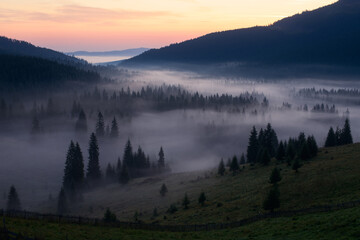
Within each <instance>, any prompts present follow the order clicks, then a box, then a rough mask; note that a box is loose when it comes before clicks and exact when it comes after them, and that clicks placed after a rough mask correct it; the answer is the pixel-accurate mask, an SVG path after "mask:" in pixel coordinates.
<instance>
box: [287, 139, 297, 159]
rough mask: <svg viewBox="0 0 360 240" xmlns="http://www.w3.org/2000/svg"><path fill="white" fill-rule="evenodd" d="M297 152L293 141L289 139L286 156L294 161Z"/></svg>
mask: <svg viewBox="0 0 360 240" xmlns="http://www.w3.org/2000/svg"><path fill="white" fill-rule="evenodd" d="M295 155H296V152H295V147H294V144H293V142H292V141H289V143H288V145H287V149H286V157H287V158H288V159H289V160H290V161H292V160H293V159H294V158H295Z"/></svg>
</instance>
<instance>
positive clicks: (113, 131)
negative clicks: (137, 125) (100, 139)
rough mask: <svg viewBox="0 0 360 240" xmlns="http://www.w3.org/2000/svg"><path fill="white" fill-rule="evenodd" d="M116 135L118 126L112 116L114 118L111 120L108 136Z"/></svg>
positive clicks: (113, 136)
mask: <svg viewBox="0 0 360 240" xmlns="http://www.w3.org/2000/svg"><path fill="white" fill-rule="evenodd" d="M118 136H119V128H118V124H117V121H116V118H115V117H114V119H113V120H112V122H111V132H110V137H112V138H117V137H118Z"/></svg>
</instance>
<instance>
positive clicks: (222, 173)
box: [218, 159, 225, 176]
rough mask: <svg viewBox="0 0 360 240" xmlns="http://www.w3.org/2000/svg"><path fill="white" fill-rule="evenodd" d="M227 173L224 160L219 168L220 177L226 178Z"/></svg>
mask: <svg viewBox="0 0 360 240" xmlns="http://www.w3.org/2000/svg"><path fill="white" fill-rule="evenodd" d="M224 173H225V164H224V160H223V159H221V161H220V163H219V167H218V174H219V175H220V176H224Z"/></svg>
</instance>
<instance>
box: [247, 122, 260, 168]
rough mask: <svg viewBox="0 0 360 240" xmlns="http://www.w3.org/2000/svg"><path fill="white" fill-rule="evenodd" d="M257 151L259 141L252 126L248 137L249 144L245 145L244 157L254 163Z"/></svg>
mask: <svg viewBox="0 0 360 240" xmlns="http://www.w3.org/2000/svg"><path fill="white" fill-rule="evenodd" d="M258 151H259V142H258V136H257V131H256V128H255V126H254V127H253V128H252V130H251V132H250V137H249V145H248V147H247V153H246V157H247V160H248V162H249V163H255V161H256V156H257V154H258Z"/></svg>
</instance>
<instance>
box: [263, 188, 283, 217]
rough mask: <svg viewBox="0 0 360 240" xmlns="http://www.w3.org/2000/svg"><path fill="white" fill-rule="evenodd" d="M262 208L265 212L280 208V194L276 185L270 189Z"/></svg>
mask: <svg viewBox="0 0 360 240" xmlns="http://www.w3.org/2000/svg"><path fill="white" fill-rule="evenodd" d="M263 207H264V209H265V210H270V211H271V212H273V211H274V209H276V208H279V207H280V192H279V189H278V187H277V185H274V186H273V187H272V188H271V189H270V191H269V193H268V195H267V197H266V199H265V201H264V204H263Z"/></svg>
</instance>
